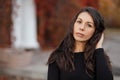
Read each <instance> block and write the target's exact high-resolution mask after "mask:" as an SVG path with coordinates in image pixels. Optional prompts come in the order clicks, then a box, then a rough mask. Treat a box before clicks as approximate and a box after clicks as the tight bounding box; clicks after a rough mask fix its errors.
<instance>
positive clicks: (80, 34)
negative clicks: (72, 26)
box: [76, 32, 84, 37]
mask: <svg viewBox="0 0 120 80" xmlns="http://www.w3.org/2000/svg"><path fill="white" fill-rule="evenodd" d="M76 35H77V36H78V37H84V34H82V33H79V32H77V33H76Z"/></svg>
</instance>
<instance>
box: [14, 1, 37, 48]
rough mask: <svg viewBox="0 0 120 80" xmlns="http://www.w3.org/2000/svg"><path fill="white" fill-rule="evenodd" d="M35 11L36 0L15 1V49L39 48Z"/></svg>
mask: <svg viewBox="0 0 120 80" xmlns="http://www.w3.org/2000/svg"><path fill="white" fill-rule="evenodd" d="M35 10H36V9H35V3H34V0H13V15H12V18H13V32H12V36H13V37H12V44H13V47H16V48H25V49H31V48H32V49H34V48H39V45H38V42H37V30H36V29H37V28H36V27H37V26H36V11H35Z"/></svg>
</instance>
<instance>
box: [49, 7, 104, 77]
mask: <svg viewBox="0 0 120 80" xmlns="http://www.w3.org/2000/svg"><path fill="white" fill-rule="evenodd" d="M82 12H88V13H89V14H90V15H91V16H92V18H93V21H94V25H95V32H94V34H93V36H92V37H91V38H90V39H89V40H88V41H87V43H86V45H85V49H84V61H85V65H86V72H87V73H88V74H89V75H90V76H94V73H95V70H94V67H95V60H94V59H95V58H94V51H95V47H96V45H97V43H98V41H99V39H100V37H101V35H102V33H103V31H104V29H105V27H104V20H103V17H102V16H101V15H100V13H99V12H98V11H97V10H96V9H95V8H92V7H85V8H82V9H81V10H80V11H79V12H78V13H77V14H76V15H75V17H74V18H73V20H72V22H71V23H70V26H69V29H68V31H67V34H66V36H65V37H64V39H63V40H62V41H61V43H60V45H59V46H58V47H57V48H56V49H55V50H54V51H53V52H52V54H51V55H50V57H49V59H48V64H50V63H53V62H56V63H57V65H58V66H59V67H60V68H61V69H64V70H68V71H73V70H75V67H74V63H73V60H74V52H73V51H74V48H75V39H74V38H73V27H74V23H75V21H76V19H77V17H78V15H79V14H80V13H82Z"/></svg>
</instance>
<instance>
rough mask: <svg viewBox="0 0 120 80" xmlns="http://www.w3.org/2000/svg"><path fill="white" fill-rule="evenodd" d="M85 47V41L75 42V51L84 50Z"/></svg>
mask: <svg viewBox="0 0 120 80" xmlns="http://www.w3.org/2000/svg"><path fill="white" fill-rule="evenodd" d="M84 47H85V42H79V41H76V42H75V49H74V52H83V51H84Z"/></svg>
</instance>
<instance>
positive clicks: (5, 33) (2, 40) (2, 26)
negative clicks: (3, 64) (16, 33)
mask: <svg viewBox="0 0 120 80" xmlns="http://www.w3.org/2000/svg"><path fill="white" fill-rule="evenodd" d="M11 13H12V5H11V0H0V48H4V47H10V45H11V38H10V37H11V36H10V32H11V26H12V25H11V24H12V20H11Z"/></svg>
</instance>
